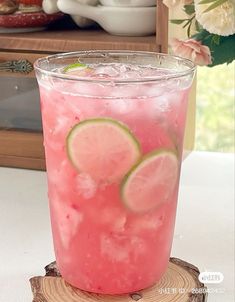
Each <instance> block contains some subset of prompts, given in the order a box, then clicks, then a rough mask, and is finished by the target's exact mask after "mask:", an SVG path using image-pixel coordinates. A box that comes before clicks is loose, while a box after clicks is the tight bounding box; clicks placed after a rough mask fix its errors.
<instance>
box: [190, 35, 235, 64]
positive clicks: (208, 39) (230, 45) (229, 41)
mask: <svg viewBox="0 0 235 302" xmlns="http://www.w3.org/2000/svg"><path fill="white" fill-rule="evenodd" d="M215 36H216V35H212V34H210V33H208V32H207V31H206V30H203V31H202V32H200V33H198V34H196V35H194V36H193V38H194V39H196V40H198V41H201V42H202V44H203V45H206V46H208V47H209V48H210V51H211V55H212V64H211V65H209V67H213V66H216V65H219V64H224V63H227V64H229V63H231V62H232V61H233V60H235V52H234V51H232V50H233V49H234V45H235V34H234V35H230V36H227V37H222V36H219V37H220V39H219V44H216V43H215V42H214V39H215V40H217V39H218V38H217V37H216V38H215Z"/></svg>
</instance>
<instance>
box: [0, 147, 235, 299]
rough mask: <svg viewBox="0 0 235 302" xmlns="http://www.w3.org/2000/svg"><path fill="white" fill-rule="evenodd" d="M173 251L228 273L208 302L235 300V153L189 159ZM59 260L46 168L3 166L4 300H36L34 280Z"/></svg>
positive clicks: (0, 272)
mask: <svg viewBox="0 0 235 302" xmlns="http://www.w3.org/2000/svg"><path fill="white" fill-rule="evenodd" d="M172 256H174V257H179V258H181V259H184V260H186V261H189V262H191V263H193V264H195V265H196V266H198V267H199V268H200V270H201V271H211V272H221V273H223V275H224V281H223V282H222V283H221V284H215V285H208V288H209V289H208V291H209V292H210V293H209V298H208V302H233V301H234V269H233V268H234V155H233V154H222V153H209V152H193V153H191V154H190V155H189V156H188V158H186V160H185V161H184V163H183V167H182V176H181V185H180V195H179V207H178V213H177V223H176V229H175V238H174V243H173V250H172ZM53 260H54V256H53V247H52V240H51V233H50V222H49V213H48V204H47V188H46V174H45V172H37V171H29V170H23V169H11V168H0V302H28V301H29V302H31V301H32V294H31V289H30V285H29V282H28V279H29V278H30V277H32V276H35V275H43V273H44V270H43V267H44V266H45V265H46V264H48V263H49V262H51V261H53ZM221 292H222V293H221Z"/></svg>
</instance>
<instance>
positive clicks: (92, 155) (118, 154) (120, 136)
mask: <svg viewBox="0 0 235 302" xmlns="http://www.w3.org/2000/svg"><path fill="white" fill-rule="evenodd" d="M67 153H68V156H69V158H70V160H71V162H72V163H73V165H74V166H75V167H76V168H77V170H78V171H80V172H84V173H87V174H89V175H90V176H91V177H92V178H93V179H94V180H96V181H107V182H115V181H120V180H121V179H122V178H123V177H124V175H125V174H126V173H127V172H128V171H129V170H130V169H131V167H132V166H133V165H135V164H136V163H137V161H138V160H139V159H140V156H141V151H140V145H139V142H138V140H137V139H136V138H135V136H134V135H133V134H132V133H131V131H130V129H129V128H128V127H127V126H126V125H124V124H123V123H121V122H119V121H116V120H113V119H111V118H95V119H88V120H84V121H82V122H80V123H79V124H76V125H75V126H74V127H73V128H72V130H71V131H70V133H69V134H68V136H67Z"/></svg>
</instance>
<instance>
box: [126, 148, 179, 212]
mask: <svg viewBox="0 0 235 302" xmlns="http://www.w3.org/2000/svg"><path fill="white" fill-rule="evenodd" d="M178 177H179V162H178V157H177V155H176V154H175V153H174V152H173V151H170V150H164V149H159V150H155V151H153V152H151V153H150V154H147V155H146V156H145V157H144V158H143V159H142V160H141V161H140V162H139V163H138V164H136V165H135V166H134V167H133V168H132V169H131V170H130V171H129V173H128V174H127V175H126V177H125V178H124V179H123V181H122V184H121V196H122V200H123V202H124V204H125V205H126V207H127V208H128V209H130V210H132V211H134V212H147V211H150V210H153V209H155V208H157V207H158V206H160V205H162V204H163V203H165V202H167V201H170V199H171V198H172V196H173V194H174V192H175V188H176V184H177V180H178Z"/></svg>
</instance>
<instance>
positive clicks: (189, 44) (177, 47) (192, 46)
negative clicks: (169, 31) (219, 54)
mask: <svg viewBox="0 0 235 302" xmlns="http://www.w3.org/2000/svg"><path fill="white" fill-rule="evenodd" d="M171 47H172V50H173V52H174V54H175V55H177V56H180V57H183V58H186V59H189V60H191V61H193V62H194V63H195V64H196V65H199V66H204V65H209V64H211V63H212V61H211V52H210V49H209V47H207V46H205V45H202V43H201V42H200V41H196V40H194V39H189V40H185V41H183V40H179V39H175V38H174V39H172V41H171Z"/></svg>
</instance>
